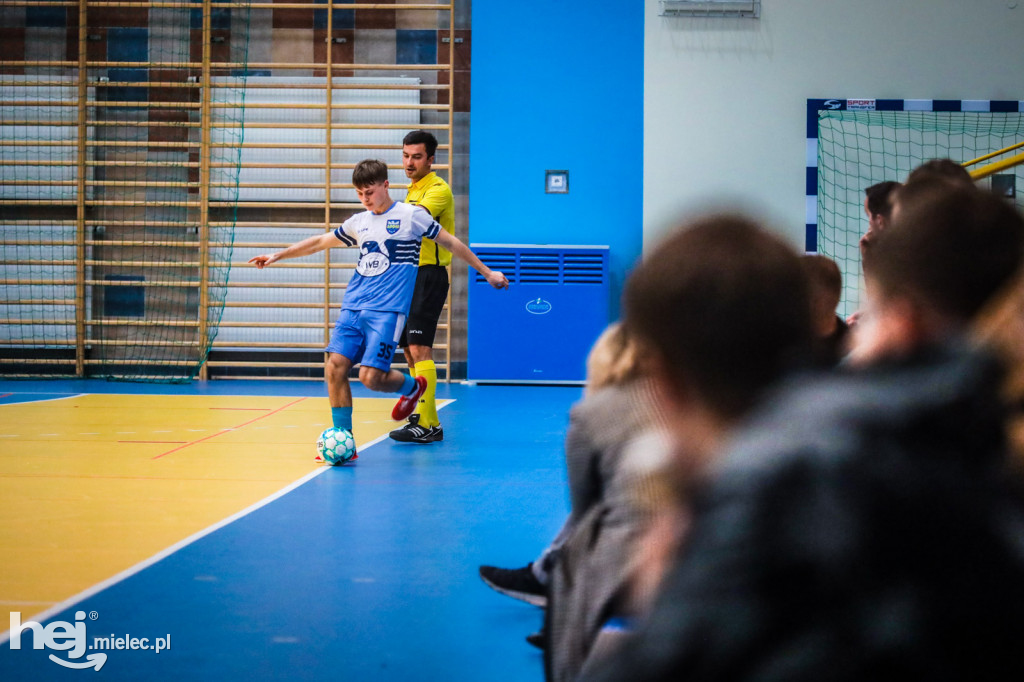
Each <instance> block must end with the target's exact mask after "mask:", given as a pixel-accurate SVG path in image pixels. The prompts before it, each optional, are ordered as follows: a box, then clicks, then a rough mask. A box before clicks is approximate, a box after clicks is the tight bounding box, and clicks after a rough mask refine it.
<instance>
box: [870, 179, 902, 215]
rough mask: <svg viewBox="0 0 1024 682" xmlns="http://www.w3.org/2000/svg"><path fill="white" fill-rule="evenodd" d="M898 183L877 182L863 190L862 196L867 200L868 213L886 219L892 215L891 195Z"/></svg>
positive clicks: (889, 181) (891, 181)
mask: <svg viewBox="0 0 1024 682" xmlns="http://www.w3.org/2000/svg"><path fill="white" fill-rule="evenodd" d="M899 186H900V183H898V182H896V181H894V180H886V181H884V182H878V183H875V184H874V185H871V186H870V187H867V188H865V190H864V196H865V197H866V198H867V200H868V212H869V213H870V214H871V215H881V216H884V217H886V218H888V217H889V216H890V215H891V214H892V193H893V190H895V189H896V188H897V187H899Z"/></svg>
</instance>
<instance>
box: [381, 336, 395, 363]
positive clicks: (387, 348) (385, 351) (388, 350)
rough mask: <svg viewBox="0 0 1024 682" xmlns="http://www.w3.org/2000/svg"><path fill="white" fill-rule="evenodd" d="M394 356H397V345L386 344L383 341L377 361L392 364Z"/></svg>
mask: <svg viewBox="0 0 1024 682" xmlns="http://www.w3.org/2000/svg"><path fill="white" fill-rule="evenodd" d="M394 354H395V344H393V343H384V342H383V341H382V342H381V344H380V350H379V351H377V359H379V360H382V361H384V362H388V363H390V362H391V357H392V356H393V355H394Z"/></svg>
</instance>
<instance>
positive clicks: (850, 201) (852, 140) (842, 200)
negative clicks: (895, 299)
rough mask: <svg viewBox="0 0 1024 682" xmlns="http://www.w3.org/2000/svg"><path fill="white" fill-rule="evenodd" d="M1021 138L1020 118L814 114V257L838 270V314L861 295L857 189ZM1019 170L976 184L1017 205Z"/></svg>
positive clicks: (861, 220) (863, 224) (862, 222)
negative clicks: (829, 260)
mask: <svg viewBox="0 0 1024 682" xmlns="http://www.w3.org/2000/svg"><path fill="white" fill-rule="evenodd" d="M1022 140H1024V121H1022V114H1020V113H1017V112H1011V113H991V112H942V111H847V110H825V111H821V112H819V115H818V205H817V218H818V239H817V247H818V252H819V253H822V254H824V255H826V256H829V257H830V258H832V259H833V260H835V261H836V263H838V265H839V268H840V270H841V271H842V273H843V297H842V300H841V302H840V307H839V310H838V313H839V314H840V315H842V316H843V317H846V316H847V315H849V314H851V313H853V312H855V311H856V310H857V309H858V308H859V306H860V297H861V292H862V290H863V273H862V271H861V261H860V251H859V248H858V242H859V240H860V237H861V235H863V234H864V232H865V230H866V229H867V218H866V216H865V215H864V189H865V188H867V187H869V186H871V185H873V184H875V183H878V182H882V181H884V180H896V181H903V180H905V179H906V177H907V174H908V173H909V172H910V171H911V170H912V169H913V168H915V167H916V166H918V165H920V164H921V163H923V162H924V161H928V160H930V159H935V158H951V159H953V160H954V161H957V162H960V163H963V162H966V161H970V160H973V159H976V158H978V157H981V156H984V155H987V154H990V153H992V152H994V151H997V150H1000V149H1005V148H1006V147H1009V146H1011V145H1014V144H1016V143H1018V142H1020V141H1022ZM1022 172H1024V171H1022V169H1021V166H1017V167H1014V168H1010V169H1007V170H1004V171H1001V172H1000V173H998V174H996V175H993V176H991V177H989V178H986V179H984V180H981V181H979V183H981V184H983V185H985V186H989V187H992V188H993V189H995V190H997V191H1000V192H1002V193H1004V194H1006V195H1007V197H1008V198H1010V199H1012V200H1013V201H1014V202H1015V203H1016V204H1017V206H1018V208H1020V207H1021V201H1022V199H1021V198H1020V197H1017V196H1016V187H1017V186H1018V184H1019V179H1020V176H1021V173H1022Z"/></svg>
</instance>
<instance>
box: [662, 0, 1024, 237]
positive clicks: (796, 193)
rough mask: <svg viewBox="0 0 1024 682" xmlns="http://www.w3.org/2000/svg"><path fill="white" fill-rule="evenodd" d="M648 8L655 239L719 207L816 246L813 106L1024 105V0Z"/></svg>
mask: <svg viewBox="0 0 1024 682" xmlns="http://www.w3.org/2000/svg"><path fill="white" fill-rule="evenodd" d="M660 11H661V3H660V2H658V0H645V38H644V43H645V45H644V47H645V55H644V244H645V246H647V245H650V244H651V243H652V241H653V240H655V239H656V238H657V237H658V236H659V235H660V234H662V233H663V232H664V231H665V230H666V229H668V228H670V227H672V226H673V225H674V224H675V223H677V222H678V221H679V219H680V217H681V216H683V215H685V214H687V213H692V212H694V211H699V210H704V209H705V208H707V207H708V206H709V205H713V206H720V205H723V204H724V205H727V206H741V207H744V208H745V209H746V210H748V211H757V212H758V213H759V214H760V215H762V216H764V217H765V218H766V219H767V220H768V221H769V222H770V223H771V224H772V225H773V226H774V227H776V228H777V229H779V230H780V231H781V232H782V233H783V234H785V236H787V237H788V238H789V239H790V240H791V241H792V243H793V244H794V245H795V246H797V247H798V248H803V244H804V229H805V228H804V224H805V220H804V218H805V211H804V191H805V186H804V185H805V183H804V173H805V171H804V168H805V161H806V155H805V138H806V122H805V121H806V100H807V99H808V98H815V97H826V98H829V97H844V98H858V97H870V98H893V99H904V98H921V99H1006V100H1022V99H1024V49H1022V47H1021V40H1022V39H1024V0H1021V2H1020V3H1019V6H1018V2H1017V1H1016V0H763V1H762V8H761V18H760V19H724V18H705V19H697V18H692V19H686V18H670V17H662V16H659V12H660Z"/></svg>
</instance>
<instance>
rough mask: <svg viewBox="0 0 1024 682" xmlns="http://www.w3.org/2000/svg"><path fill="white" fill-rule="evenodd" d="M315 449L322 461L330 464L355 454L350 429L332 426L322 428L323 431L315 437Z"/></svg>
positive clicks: (340, 461)
mask: <svg viewBox="0 0 1024 682" xmlns="http://www.w3.org/2000/svg"><path fill="white" fill-rule="evenodd" d="M316 451H317V452H318V453H319V454H320V457H322V458H323V460H324V462H326V463H327V464H330V465H331V466H338V465H339V464H344V463H346V462H348V461H350V460H351V459H352V458H353V457H355V456H356V439H355V438H353V437H352V432H351V431H346V430H345V429H339V428H335V427H333V426H332V427H331V428H329V429H324V432H323V433H321V434H320V437H319V438H317V440H316Z"/></svg>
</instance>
